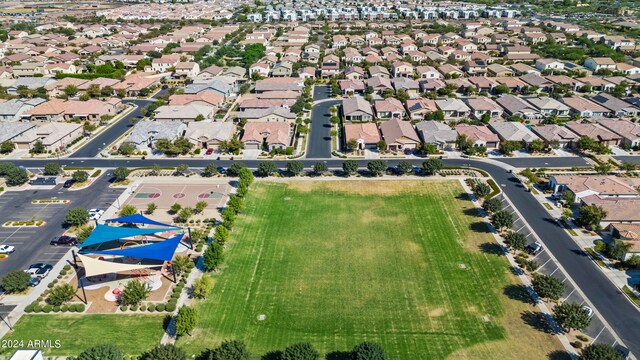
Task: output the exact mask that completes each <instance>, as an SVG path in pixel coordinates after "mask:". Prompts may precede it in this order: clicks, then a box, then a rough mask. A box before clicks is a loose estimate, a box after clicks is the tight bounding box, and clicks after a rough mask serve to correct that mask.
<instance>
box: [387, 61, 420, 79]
mask: <svg viewBox="0 0 640 360" xmlns="http://www.w3.org/2000/svg"><path fill="white" fill-rule="evenodd" d="M391 70H392V73H393V76H394V77H412V76H413V73H414V69H413V65H411V64H409V63H406V62H404V61H396V62H394V63H393V65H392V66H391Z"/></svg>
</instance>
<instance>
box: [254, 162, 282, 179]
mask: <svg viewBox="0 0 640 360" xmlns="http://www.w3.org/2000/svg"><path fill="white" fill-rule="evenodd" d="M277 171H278V166H277V165H276V163H275V162H273V161H268V160H267V161H261V162H260V164H258V174H259V175H260V176H262V177H267V176H269V175H271V174H273V173H275V172H277Z"/></svg>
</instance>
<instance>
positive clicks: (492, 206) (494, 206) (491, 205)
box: [482, 197, 503, 214]
mask: <svg viewBox="0 0 640 360" xmlns="http://www.w3.org/2000/svg"><path fill="white" fill-rule="evenodd" d="M482 208H483V209H484V211H486V212H488V213H490V214H493V213H496V212H498V211H500V210H502V208H503V206H502V201H500V199H498V198H495V197H493V198H491V199H486V200H485V201H484V202H483V203H482Z"/></svg>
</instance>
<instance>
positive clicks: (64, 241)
mask: <svg viewBox="0 0 640 360" xmlns="http://www.w3.org/2000/svg"><path fill="white" fill-rule="evenodd" d="M77 244H78V242H77V241H76V239H75V238H74V237H71V236H67V235H62V236H60V237H54V238H53V239H52V240H51V241H50V242H49V245H53V246H58V245H67V246H75V245H77Z"/></svg>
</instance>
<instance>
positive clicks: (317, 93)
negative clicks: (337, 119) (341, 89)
mask: <svg viewBox="0 0 640 360" xmlns="http://www.w3.org/2000/svg"><path fill="white" fill-rule="evenodd" d="M329 89H330V88H329V86H316V87H315V88H314V89H313V99H314V100H316V101H318V100H325V99H329V98H330V97H331V96H330V95H329ZM339 102H340V101H338V100H336V101H327V102H323V103H320V104H316V105H314V106H313V109H312V110H311V131H310V132H309V139H308V141H307V153H306V156H305V157H307V158H309V159H329V158H331V122H330V121H329V119H330V118H331V113H330V112H329V108H330V107H332V106H334V105H336V104H338V103H339Z"/></svg>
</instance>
